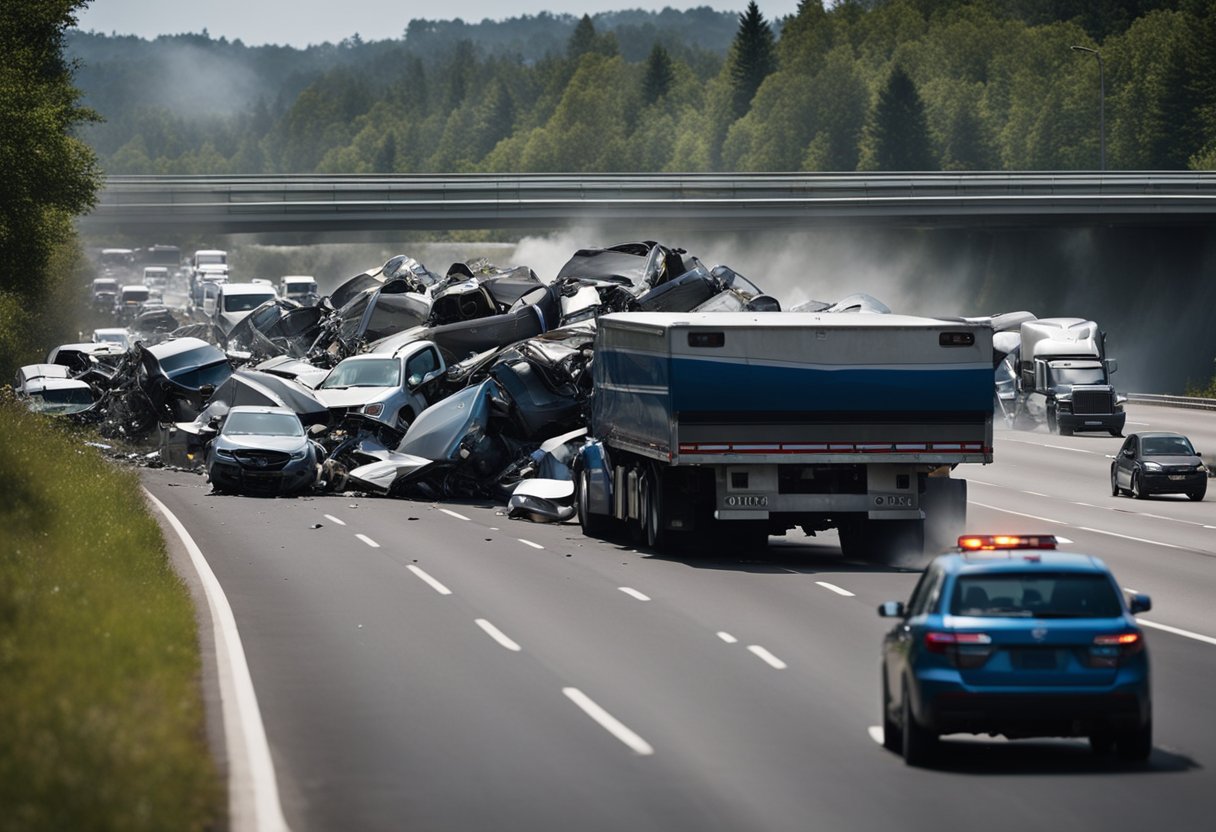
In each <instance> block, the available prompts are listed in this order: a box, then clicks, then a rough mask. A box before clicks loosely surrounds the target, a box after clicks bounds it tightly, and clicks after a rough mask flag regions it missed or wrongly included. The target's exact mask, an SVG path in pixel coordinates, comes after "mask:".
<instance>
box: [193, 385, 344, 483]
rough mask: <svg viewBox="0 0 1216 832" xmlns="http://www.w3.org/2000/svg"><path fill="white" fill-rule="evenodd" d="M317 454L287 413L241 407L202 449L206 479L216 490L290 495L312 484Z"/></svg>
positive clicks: (294, 418) (316, 473) (282, 409)
mask: <svg viewBox="0 0 1216 832" xmlns="http://www.w3.org/2000/svg"><path fill="white" fill-rule="evenodd" d="M320 458H321V451H320V449H319V448H318V446H317V445H316V443H314V442H312V441H311V440H310V439H309V438H308V434H307V433H306V432H305V431H304V426H303V425H302V424H301V423H300V417H299V416H297V415H296V414H295V413H294V412H293V411H291V410H289V409H287V408H285V407H254V406H251V405H241V406H238V407H234V408H232V409H231V410H229V411H228V416H227V418H226V419H225V420H224V426H223V427H222V428H221V429H220V432H219V434H218V435H217V436H216V437H215V439H213V440H211V444H210V446H209V447H208V448H207V479H208V480H209V481H210V482H211V485H212V487H213V488H214V489H215V490H216V491H234V492H237V493H242V494H259V495H274V494H296V493H299V492H301V491H305V490H307V489H308V488H311V487H312V486H313V485H314V484H315V483H316V481H317V478H318V476H319V471H320V466H319V462H320Z"/></svg>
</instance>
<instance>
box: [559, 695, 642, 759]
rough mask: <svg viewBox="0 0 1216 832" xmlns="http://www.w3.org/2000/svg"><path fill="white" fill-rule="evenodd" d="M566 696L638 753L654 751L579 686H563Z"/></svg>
mask: <svg viewBox="0 0 1216 832" xmlns="http://www.w3.org/2000/svg"><path fill="white" fill-rule="evenodd" d="M562 693H564V694H565V695H566V698H567V699H569V700H570V701H571V702H573V703H574V704H575V705H578V706H579V708H581V709H582V711H583V713H585V714H586V715H587V716H589V717H591V718H592V719H593V720H595V721H596V722H597V723H599V726H600V727H601V728H603V729H604V730H605V731H607V732H608V733H609V734H612V736H614V737H616V738H617V739H618V740H620V741H621V742H623V743H624V744H625V745H627V746H628V747H629V748H630V749H631V750H633V751H634V753H636V754H640V755H642V756H644V757H648V756H650V755H651V754H653V753H654V747H653V746H651V744H650V743H648V742H646V740H644V739H642V738H641V737H639V736H638V735H637V734H635V733H634V732H633V731H632V730H630V729H629V728H628V727H627V726H626V725H625V724H624V723H623V722H621V721H620V720H619V719H617V718H616V717H614V716H613V715H612V714H610V713H608V712H607V711H605V710H604V709H603V708H601V707H600V706H599V705H597V704H596V703H595V701H594V700H593V699H592V698H591V697H590V696H588V695H587V694H585V693H583V692H582V691H581V690H579V689H578V688H562Z"/></svg>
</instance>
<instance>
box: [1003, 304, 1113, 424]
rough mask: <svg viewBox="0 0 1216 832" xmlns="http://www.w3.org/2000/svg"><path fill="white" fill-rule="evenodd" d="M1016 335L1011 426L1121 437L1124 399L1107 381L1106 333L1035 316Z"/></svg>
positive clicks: (1073, 321) (1090, 324) (1091, 325)
mask: <svg viewBox="0 0 1216 832" xmlns="http://www.w3.org/2000/svg"><path fill="white" fill-rule="evenodd" d="M1020 335H1021V344H1020V347H1019V351H1018V359H1017V361H1018V379H1017V399H1016V403H1015V409H1014V417H1013V420H1012V421H1013V423H1014V424H1015V425H1016V424H1018V423H1030V424H1032V425H1038V424H1044V423H1045V424H1046V425H1047V429H1048V430H1049V431H1050V432H1052V433H1060V434H1064V435H1069V434H1072V433H1074V432H1077V431H1104V432H1107V433H1109V434H1110V435H1111V436H1122V435H1123V427H1124V424H1125V423H1126V420H1127V414H1126V413H1125V412H1124V410H1123V403H1124V402H1125V401H1126V397H1124V396H1121V395H1119V394H1118V393H1117V392H1116V391H1115V388H1114V386H1113V385H1112V384H1111V383H1110V376H1111V374H1112V373H1114V372H1115V371H1116V370H1117V369H1118V368H1119V364H1118V362H1117V361H1115V359H1113V358H1107V357H1106V333H1104V332H1102V330H1101V329H1099V328H1098V325H1097V324H1096V323H1095V322H1094V321H1088V320H1085V319H1083V318H1040V319H1039V320H1035V321H1027V322H1026V323H1023V324H1022V326H1021V330H1020Z"/></svg>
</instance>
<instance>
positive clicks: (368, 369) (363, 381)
mask: <svg viewBox="0 0 1216 832" xmlns="http://www.w3.org/2000/svg"><path fill="white" fill-rule="evenodd" d="M400 383H401V363H400V362H399V361H398V360H397V359H395V358H373V359H362V360H359V361H343V362H342V363H341V364H339V365H338V366H337V367H334V368H333V370H332V371H331V372H330V374H329V375H328V376H326V377H325V381H323V382H321V384H320V386H321V387H322V388H328V389H333V388H339V387H395V386H397V385H398V384H400Z"/></svg>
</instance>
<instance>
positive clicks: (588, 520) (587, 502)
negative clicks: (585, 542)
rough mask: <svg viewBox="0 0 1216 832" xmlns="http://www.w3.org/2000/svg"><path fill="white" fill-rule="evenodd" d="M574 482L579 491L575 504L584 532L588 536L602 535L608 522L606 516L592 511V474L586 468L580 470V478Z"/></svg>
mask: <svg viewBox="0 0 1216 832" xmlns="http://www.w3.org/2000/svg"><path fill="white" fill-rule="evenodd" d="M574 484H575V490H576V491H577V492H578V493H577V494H576V495H575V499H574V505H575V507H576V508H577V510H578V522H579V525H580V526H582V527H583V534H585V535H587V536H588V537H602V536H603V535H604V532H605V531H606V529H607V525H608V522H607V520H606V519H605V518H604V517H602V516H600V515H598V514H593V513H592V512H591V474H590V473H588V471H587V469H586V468H584V469H582V470H581V471H579V472H578V479H576V480H575V481H574Z"/></svg>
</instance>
